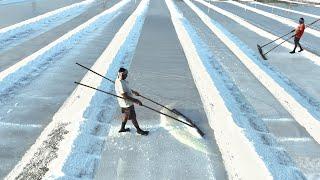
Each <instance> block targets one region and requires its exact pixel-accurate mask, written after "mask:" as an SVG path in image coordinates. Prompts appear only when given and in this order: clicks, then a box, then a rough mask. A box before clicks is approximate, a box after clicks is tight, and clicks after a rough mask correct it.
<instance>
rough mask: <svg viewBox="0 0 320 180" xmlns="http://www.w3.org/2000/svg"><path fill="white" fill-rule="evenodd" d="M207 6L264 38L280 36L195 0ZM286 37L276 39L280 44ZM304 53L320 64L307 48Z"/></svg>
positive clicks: (316, 63)
mask: <svg viewBox="0 0 320 180" xmlns="http://www.w3.org/2000/svg"><path fill="white" fill-rule="evenodd" d="M195 1H197V2H199V3H201V4H203V5H205V6H207V7H209V8H210V9H212V10H214V11H217V12H218V13H220V14H222V15H224V16H226V17H228V18H230V19H232V20H234V21H235V22H237V23H238V24H240V25H242V26H243V27H245V28H247V29H249V30H251V31H253V32H255V33H257V34H259V35H260V36H262V37H264V38H267V39H269V40H275V39H278V38H279V36H276V35H274V34H271V33H269V32H267V31H265V30H263V29H261V28H259V27H257V26H254V25H253V24H251V23H249V22H248V21H246V20H245V19H243V18H241V17H239V16H237V15H235V14H232V13H230V12H228V11H226V10H223V9H221V8H219V7H217V6H214V5H213V4H210V3H207V2H205V1H203V0H195ZM283 41H284V39H283V38H280V39H279V41H275V43H276V44H280V43H281V42H283ZM281 46H282V47H285V48H287V49H292V46H293V44H291V43H289V42H284V43H283V44H281ZM302 55H303V56H304V57H306V58H308V60H310V61H312V62H313V63H314V64H315V65H318V66H320V57H319V56H318V55H316V54H314V53H312V52H310V51H308V50H305V51H303V53H302Z"/></svg>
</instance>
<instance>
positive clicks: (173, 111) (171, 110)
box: [76, 63, 182, 115]
mask: <svg viewBox="0 0 320 180" xmlns="http://www.w3.org/2000/svg"><path fill="white" fill-rule="evenodd" d="M76 64H77V65H78V66H80V67H82V68H84V69H87V70H88V71H90V72H93V73H94V74H96V75H98V76H100V77H102V78H104V79H106V80H108V81H110V82H112V83H114V81H113V80H111V79H109V78H107V77H105V76H103V75H101V74H99V73H97V72H95V71H93V70H91V69H90V68H88V67H86V66H84V65H82V64H79V63H76ZM139 96H140V97H142V98H144V99H146V100H148V101H150V102H152V103H155V104H157V105H159V106H161V107H163V108H165V109H167V110H168V111H170V112H172V113H174V114H176V115H180V114H182V113H180V112H179V113H180V114H177V112H176V110H173V109H170V108H167V107H166V106H164V105H162V104H160V103H158V102H156V101H154V100H152V99H150V98H147V97H145V96H143V95H141V94H140V95H139Z"/></svg>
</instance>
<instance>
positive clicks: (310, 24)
mask: <svg viewBox="0 0 320 180" xmlns="http://www.w3.org/2000/svg"><path fill="white" fill-rule="evenodd" d="M319 20H320V19H317V20H315V21H313V22H312V23H309V24H307V26H306V28H308V27H310V26H312V25H313V24H315V23H316V22H318V21H319ZM294 31H295V30H292V31H290V32H288V33H287V34H284V35H282V36H280V37H278V38H277V39H275V40H272V41H270V42H268V43H267V44H264V45H262V46H261V48H263V47H265V46H267V45H269V44H271V43H273V42H275V41H277V40H279V39H281V38H283V37H285V36H287V35H289V34H291V33H293V32H294Z"/></svg>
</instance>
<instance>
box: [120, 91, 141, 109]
mask: <svg viewBox="0 0 320 180" xmlns="http://www.w3.org/2000/svg"><path fill="white" fill-rule="evenodd" d="M121 95H122V97H123V98H125V99H128V100H130V101H132V102H134V103H136V104H139V105H140V106H142V102H141V101H140V100H139V99H136V98H133V97H131V96H129V95H128V93H126V92H125V93H123V94H121Z"/></svg>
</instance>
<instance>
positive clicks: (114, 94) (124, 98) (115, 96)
mask: <svg viewBox="0 0 320 180" xmlns="http://www.w3.org/2000/svg"><path fill="white" fill-rule="evenodd" d="M74 83H76V84H78V85H81V86H84V87H87V88H90V89H94V90H96V91H99V92H102V93H105V94H108V95H111V96H114V97H117V98H121V99H125V98H123V97H121V96H117V95H115V94H112V93H110V92H107V91H104V90H101V89H98V88H95V87H92V86H89V85H86V84H82V83H80V82H76V81H75V82H74ZM142 106H143V107H145V108H147V109H150V110H151V111H154V112H157V113H159V114H162V115H164V116H167V117H169V118H171V119H173V120H176V121H178V122H181V123H183V124H185V125H187V126H190V127H193V128H194V126H193V125H192V124H188V123H186V122H183V121H181V120H180V119H177V118H175V117H173V116H170V115H168V114H165V113H163V112H160V111H158V110H155V109H153V108H151V107H149V106H146V105H143V104H142Z"/></svg>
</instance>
